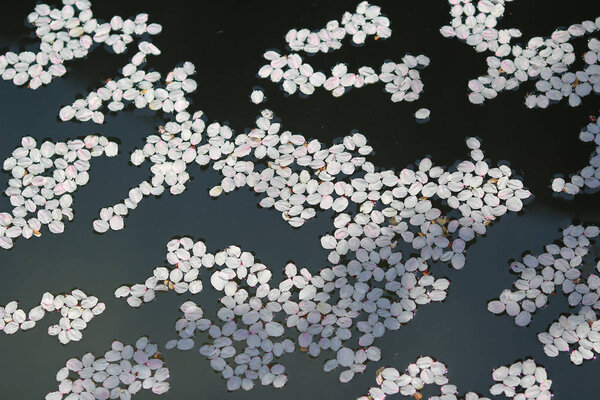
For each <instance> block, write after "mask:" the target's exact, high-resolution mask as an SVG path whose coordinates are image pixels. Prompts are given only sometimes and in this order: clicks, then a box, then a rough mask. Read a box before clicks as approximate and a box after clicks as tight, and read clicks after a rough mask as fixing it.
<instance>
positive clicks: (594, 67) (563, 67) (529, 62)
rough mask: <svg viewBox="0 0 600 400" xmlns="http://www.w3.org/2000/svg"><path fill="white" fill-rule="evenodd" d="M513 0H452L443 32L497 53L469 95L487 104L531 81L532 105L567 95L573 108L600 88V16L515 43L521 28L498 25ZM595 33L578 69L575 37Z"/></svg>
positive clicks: (541, 105) (529, 103)
mask: <svg viewBox="0 0 600 400" xmlns="http://www.w3.org/2000/svg"><path fill="white" fill-rule="evenodd" d="M506 2H508V0H479V1H477V2H476V3H475V2H472V1H470V0H450V1H449V3H450V5H451V10H450V14H451V16H452V23H451V25H447V26H443V27H442V28H441V29H440V32H441V33H442V35H443V36H445V37H456V38H458V39H460V40H462V41H464V42H466V43H467V44H468V45H470V46H472V47H473V48H474V49H475V50H476V51H477V52H486V51H488V52H491V53H493V55H491V56H489V57H487V65H488V71H487V75H482V76H480V77H478V78H477V79H473V80H471V81H470V82H469V85H468V86H469V91H470V93H469V100H470V101H471V102H472V103H474V104H482V103H483V102H485V101H486V100H488V99H492V98H495V97H496V96H497V95H498V94H499V93H501V92H503V91H507V90H512V89H516V88H517V87H519V86H520V85H521V84H522V83H524V82H527V81H529V80H534V81H536V83H535V86H534V88H533V89H532V90H530V91H529V93H528V94H527V95H526V97H525V105H526V106H527V107H529V108H535V107H539V108H546V107H548V106H549V105H551V104H554V103H557V102H560V101H562V100H564V99H567V100H568V103H569V105H570V106H572V107H576V106H578V105H579V104H581V99H582V98H583V97H586V96H588V95H590V94H592V93H596V94H598V93H600V63H599V62H598V60H599V58H600V41H599V40H598V30H599V29H600V17H597V18H596V20H595V21H592V20H586V21H583V22H581V23H578V24H573V25H570V26H569V27H568V28H565V29H557V30H555V31H554V32H552V33H551V34H550V35H549V36H547V37H541V36H536V37H533V38H531V39H529V41H528V42H527V44H526V45H521V44H511V42H512V41H513V39H514V38H520V37H521V36H522V34H521V31H520V30H518V29H514V28H512V29H497V28H496V25H497V23H498V20H499V19H500V18H501V17H502V16H503V14H504V11H505V3H506ZM590 35H595V37H592V38H591V39H589V40H588V43H587V46H588V49H587V51H586V52H585V53H584V54H582V56H581V57H582V58H583V61H584V66H583V67H582V68H581V69H577V70H575V68H577V67H576V65H575V62H576V59H577V56H576V53H575V48H574V46H573V45H572V44H571V42H572V41H573V40H576V39H578V38H582V37H585V36H590Z"/></svg>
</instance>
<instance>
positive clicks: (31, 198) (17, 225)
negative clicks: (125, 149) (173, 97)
mask: <svg viewBox="0 0 600 400" xmlns="http://www.w3.org/2000/svg"><path fill="white" fill-rule="evenodd" d="M117 152H118V145H117V143H115V142H111V141H109V140H108V139H107V138H106V137H104V136H97V135H90V136H87V137H85V138H84V139H74V140H69V141H67V142H57V143H53V142H50V141H45V142H44V143H42V144H41V145H40V146H39V148H38V147H37V143H36V140H35V139H34V138H32V137H30V136H26V137H24V138H23V139H22V140H21V147H17V148H16V149H15V150H14V151H13V152H12V155H11V156H10V157H8V158H7V159H5V160H4V164H3V170H4V171H6V172H8V173H10V174H11V176H12V177H11V179H9V181H8V187H7V188H6V190H5V191H4V194H5V195H6V196H8V197H9V198H10V203H11V205H12V206H13V209H12V212H10V213H8V212H3V213H0V247H2V248H4V249H10V248H12V247H13V244H14V240H15V239H16V238H18V237H21V236H22V237H24V238H26V239H29V238H31V237H32V236H36V237H39V236H41V235H42V232H41V231H42V226H44V225H47V226H48V229H49V230H50V232H52V233H62V232H63V231H64V229H65V226H64V222H63V221H64V220H65V219H67V220H69V221H70V220H72V219H73V209H72V208H71V206H72V204H73V197H72V195H71V193H74V192H75V191H76V190H77V188H78V187H79V186H83V185H85V184H87V183H88V181H89V179H90V178H89V174H88V170H89V169H90V160H91V159H92V157H99V156H102V155H106V156H107V157H114V156H116V155H117Z"/></svg>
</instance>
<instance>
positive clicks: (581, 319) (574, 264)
mask: <svg viewBox="0 0 600 400" xmlns="http://www.w3.org/2000/svg"><path fill="white" fill-rule="evenodd" d="M599 234H600V229H599V228H598V227H597V226H594V225H590V226H587V227H584V226H582V225H570V226H569V227H567V228H566V229H564V230H563V237H562V240H561V242H562V243H560V244H554V243H553V244H549V245H547V246H546V247H545V250H546V251H545V252H544V253H541V254H539V255H537V256H534V255H532V254H527V255H526V256H525V257H524V258H523V260H522V262H521V261H517V262H513V263H512V264H511V270H512V271H513V272H515V273H517V274H519V279H518V280H517V281H515V283H514V290H510V289H506V290H504V291H503V292H502V293H501V295H500V298H499V299H498V300H493V301H491V302H490V303H489V304H488V310H489V311H490V312H492V313H495V314H503V313H506V314H508V315H510V316H511V317H514V318H515V323H516V324H517V325H519V326H526V325H528V324H529V323H530V321H531V318H532V314H533V313H535V312H536V311H537V310H538V309H541V308H544V307H545V306H546V304H547V303H548V299H549V297H548V296H550V295H551V294H554V293H555V292H556V291H557V290H558V289H560V290H561V291H562V292H563V293H564V294H565V295H566V296H568V303H569V306H570V307H577V308H578V309H579V310H578V312H577V313H576V314H569V315H562V316H561V317H560V318H559V320H558V321H556V322H554V323H553V324H551V325H550V327H549V329H548V331H547V332H542V333H540V334H539V335H538V339H539V340H540V342H541V343H542V344H543V345H544V352H545V353H546V354H547V355H548V356H549V357H556V356H558V355H559V352H570V353H571V362H573V363H574V364H581V363H582V362H583V361H584V360H590V359H592V358H594V357H595V353H597V352H599V351H600V334H599V333H598V331H599V330H600V323H597V322H596V321H597V319H598V310H600V277H599V276H598V275H596V274H594V273H590V269H591V268H590V266H589V265H587V263H586V262H584V258H585V257H586V256H587V255H588V253H589V252H590V250H591V249H592V248H593V245H594V241H595V240H596V238H597V237H598V235H599ZM594 266H595V269H596V270H597V271H600V260H596V261H595V265H594ZM594 266H592V267H594Z"/></svg>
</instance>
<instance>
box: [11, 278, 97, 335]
mask: <svg viewBox="0 0 600 400" xmlns="http://www.w3.org/2000/svg"><path fill="white" fill-rule="evenodd" d="M105 308H106V306H105V305H104V303H100V302H99V301H98V298H97V297H95V296H88V295H86V294H85V293H84V292H83V291H81V290H79V289H75V290H73V291H72V292H71V293H70V294H59V295H56V296H55V295H53V294H51V293H47V292H46V293H44V295H43V296H42V300H41V301H40V305H39V306H35V307H33V308H32V309H31V310H29V312H28V313H25V311H23V310H21V309H19V308H18V303H17V302H16V301H11V302H10V303H8V304H7V305H6V306H4V307H2V306H0V331H3V332H4V333H5V334H7V335H11V334H14V333H16V332H17V331H19V330H22V331H25V330H29V329H32V328H34V327H35V325H36V324H37V323H38V322H39V321H40V320H41V319H42V318H44V316H45V315H46V313H47V312H54V311H56V312H58V313H60V315H61V318H60V321H59V323H58V324H56V325H52V326H50V327H49V328H48V335H50V336H58V340H59V341H60V342H61V343H62V344H67V343H69V342H71V341H75V342H78V341H80V340H81V339H82V337H83V334H82V331H83V330H84V329H85V328H86V327H87V324H88V323H89V322H90V321H91V320H92V319H93V318H94V317H96V316H98V315H100V314H102V313H103V312H104V310H105Z"/></svg>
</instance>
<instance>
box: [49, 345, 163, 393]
mask: <svg viewBox="0 0 600 400" xmlns="http://www.w3.org/2000/svg"><path fill="white" fill-rule="evenodd" d="M168 378H169V369H168V368H167V367H166V366H165V364H164V362H163V360H162V359H161V358H160V353H159V352H158V346H157V345H155V344H153V343H150V342H149V340H148V338H147V337H145V336H142V337H141V338H139V339H138V340H137V341H136V343H135V344H134V345H125V344H123V343H121V342H119V341H116V340H115V341H114V342H113V343H112V345H111V348H110V350H108V351H107V352H106V353H104V355H103V356H101V357H96V356H94V355H93V354H92V353H86V354H84V355H83V356H82V357H81V358H80V359H79V358H71V359H70V360H68V361H67V363H66V364H65V366H64V367H63V368H61V369H60V370H59V371H58V372H57V374H56V381H57V382H58V383H59V384H58V390H57V391H55V392H51V393H48V394H47V395H46V400H62V399H65V400H67V399H82V400H83V399H86V400H88V399H89V400H93V399H98V400H106V399H130V398H131V397H132V396H133V395H135V394H137V393H139V392H140V391H141V390H142V389H146V390H151V391H152V392H153V393H155V394H163V393H165V392H167V391H168V390H169V382H167V379H168Z"/></svg>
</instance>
